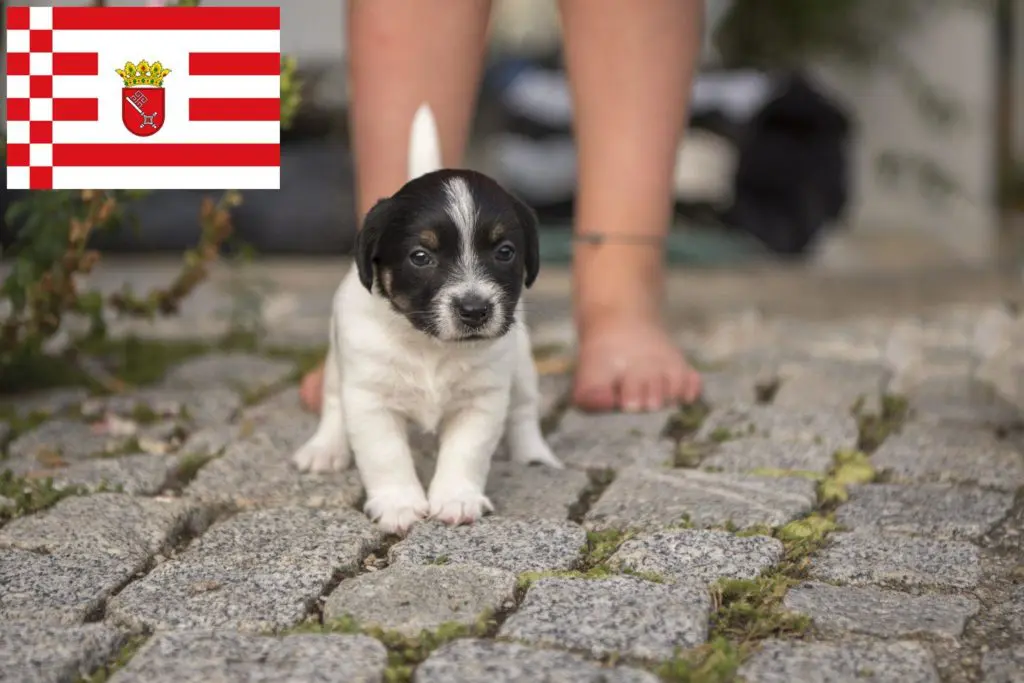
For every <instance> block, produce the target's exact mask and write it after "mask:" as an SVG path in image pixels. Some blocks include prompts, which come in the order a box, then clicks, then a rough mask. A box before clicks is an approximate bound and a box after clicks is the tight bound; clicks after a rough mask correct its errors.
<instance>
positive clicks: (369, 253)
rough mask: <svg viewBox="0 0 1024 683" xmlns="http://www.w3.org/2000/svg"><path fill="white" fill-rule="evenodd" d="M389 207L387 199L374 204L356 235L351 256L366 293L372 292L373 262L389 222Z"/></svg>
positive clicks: (389, 203)
mask: <svg viewBox="0 0 1024 683" xmlns="http://www.w3.org/2000/svg"><path fill="white" fill-rule="evenodd" d="M390 205H391V202H390V200H388V199H381V200H380V201H378V202H377V203H376V204H374V205H373V208H372V209H370V211H369V213H367V214H366V218H364V219H363V229H362V230H360V231H359V232H358V233H356V245H355V250H354V252H353V255H354V257H355V260H356V268H357V269H358V270H359V281H360V282H361V283H362V284H363V287H366V291H368V292H370V291H373V262H374V260H375V259H376V258H377V247H378V246H379V245H380V238H381V235H383V234H384V228H385V227H386V226H387V223H388V221H389V220H390V213H391V211H390Z"/></svg>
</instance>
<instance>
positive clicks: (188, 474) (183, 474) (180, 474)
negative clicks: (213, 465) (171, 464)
mask: <svg viewBox="0 0 1024 683" xmlns="http://www.w3.org/2000/svg"><path fill="white" fill-rule="evenodd" d="M215 457H216V456H213V455H207V454H204V453H190V454H188V455H184V456H182V457H181V458H180V459H179V460H178V466H177V467H176V468H175V470H174V476H173V480H174V487H175V488H178V489H181V488H184V487H185V485H186V484H188V483H189V482H190V481H192V480H193V479H195V478H196V475H197V474H199V470H201V469H202V468H203V466H204V465H206V463H208V462H210V461H211V460H213V459H214V458H215Z"/></svg>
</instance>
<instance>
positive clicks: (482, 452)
mask: <svg viewBox="0 0 1024 683" xmlns="http://www.w3.org/2000/svg"><path fill="white" fill-rule="evenodd" d="M508 395H509V392H508V391H507V390H506V391H496V392H493V396H487V397H485V398H481V399H478V400H476V401H474V402H472V403H470V404H468V405H466V406H463V407H461V408H459V409H458V410H456V411H455V412H453V413H452V414H451V415H450V416H449V417H448V418H447V419H446V420H445V422H444V427H443V430H442V432H441V448H440V451H439V452H438V456H437V469H436V470H435V472H434V479H433V480H432V481H431V482H430V493H429V496H428V497H429V499H430V516H431V517H434V518H436V519H439V520H441V521H443V522H445V523H447V524H462V523H465V522H473V521H475V520H477V519H479V518H480V517H481V516H482V515H483V513H484V511H485V510H494V506H493V505H492V504H491V501H490V500H488V498H487V496H485V495H484V487H485V486H486V484H487V474H488V473H489V471H490V469H491V458H492V457H493V455H494V451H495V449H496V448H497V447H498V442H499V441H500V440H501V434H502V431H503V430H504V416H505V411H506V410H508Z"/></svg>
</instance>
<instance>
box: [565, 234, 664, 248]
mask: <svg viewBox="0 0 1024 683" xmlns="http://www.w3.org/2000/svg"><path fill="white" fill-rule="evenodd" d="M665 238H666V236H665V235H627V234H610V235H609V234H607V233H603V232H588V233H582V234H574V235H573V236H572V239H573V241H574V242H583V243H585V244H592V245H594V246H601V245H602V244H606V243H614V244H631V245H634V246H640V247H661V246H663V245H664V242H665Z"/></svg>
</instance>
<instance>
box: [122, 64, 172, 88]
mask: <svg viewBox="0 0 1024 683" xmlns="http://www.w3.org/2000/svg"><path fill="white" fill-rule="evenodd" d="M114 71H116V72H117V75H118V76H120V77H121V79H122V80H123V81H124V87H126V88H134V87H136V86H140V85H148V86H152V87H154V88H162V87H164V76H166V75H167V74H169V73H171V70H170V69H165V68H164V65H163V64H161V63H160V62H153V63H152V64H150V63H149V62H147V61H146V60H145V59H143V60H142V61H141V62H139V63H138V64H132V63H131V62H125V63H124V68H123V69H114Z"/></svg>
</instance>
